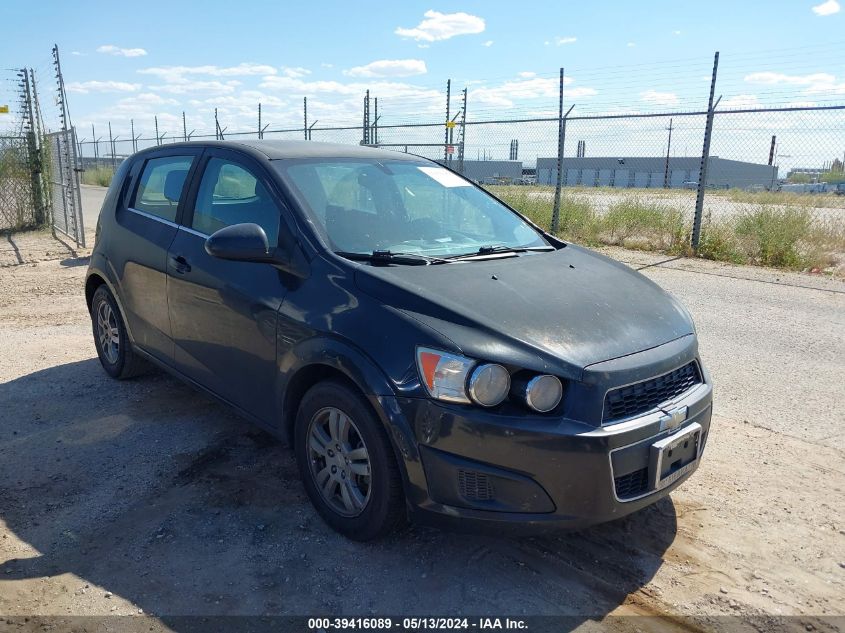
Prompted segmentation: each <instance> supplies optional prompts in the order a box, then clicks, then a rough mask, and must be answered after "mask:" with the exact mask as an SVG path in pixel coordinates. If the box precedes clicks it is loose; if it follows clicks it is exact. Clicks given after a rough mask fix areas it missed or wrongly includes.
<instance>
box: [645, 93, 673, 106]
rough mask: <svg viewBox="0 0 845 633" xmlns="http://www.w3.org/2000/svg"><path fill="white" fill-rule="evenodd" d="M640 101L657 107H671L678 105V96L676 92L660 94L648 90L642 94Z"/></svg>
mask: <svg viewBox="0 0 845 633" xmlns="http://www.w3.org/2000/svg"><path fill="white" fill-rule="evenodd" d="M640 99H642V100H643V101H645V102H647V103H653V104H655V105H663V106H670V105H677V104H678V95H676V94H675V93H674V92H659V91H657V90H646V91H645V92H641V93H640Z"/></svg>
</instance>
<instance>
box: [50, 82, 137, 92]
mask: <svg viewBox="0 0 845 633" xmlns="http://www.w3.org/2000/svg"><path fill="white" fill-rule="evenodd" d="M65 88H66V89H67V91H68V92H77V93H80V94H87V93H89V92H135V91H137V90H140V89H141V84H132V83H128V82H125V81H96V80H94V81H71V82H69V83H67V84H66V85H65Z"/></svg>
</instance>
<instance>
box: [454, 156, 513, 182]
mask: <svg viewBox="0 0 845 633" xmlns="http://www.w3.org/2000/svg"><path fill="white" fill-rule="evenodd" d="M441 162H442V161H441ZM446 165H448V166H449V167H450V168H451V169H455V170H457V169H458V168H459V163H458V161H457V160H452V161H450V162H448V163H446ZM463 173H464V176H465V177H466V178H469V179H470V180H474V181H475V182H481V183H484V184H494V183H499V182H501V183H502V184H509V183H512V182H516V181H518V180H520V179H521V178H522V162H521V161H518V160H464V172H463Z"/></svg>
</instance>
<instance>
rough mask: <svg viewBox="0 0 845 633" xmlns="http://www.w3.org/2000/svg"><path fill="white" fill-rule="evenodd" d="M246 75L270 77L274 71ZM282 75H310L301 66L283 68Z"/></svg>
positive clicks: (309, 72) (308, 71)
mask: <svg viewBox="0 0 845 633" xmlns="http://www.w3.org/2000/svg"><path fill="white" fill-rule="evenodd" d="M328 67H329V68H331V64H329V66H328ZM256 68H257V67H256ZM262 68H272V66H263V67H262ZM248 74H250V75H264V74H270V75H272V74H275V71H273V72H271V73H260V72H251V73H248ZM282 74H283V75H284V76H285V77H305V75H310V74H311V71H310V70H308V69H307V68H303V67H302V66H294V67H288V66H285V67H284V68H282Z"/></svg>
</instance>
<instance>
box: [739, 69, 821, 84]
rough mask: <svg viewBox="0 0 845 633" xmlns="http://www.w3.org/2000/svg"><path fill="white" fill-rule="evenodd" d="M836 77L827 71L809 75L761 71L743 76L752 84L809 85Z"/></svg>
mask: <svg viewBox="0 0 845 633" xmlns="http://www.w3.org/2000/svg"><path fill="white" fill-rule="evenodd" d="M835 80H836V77H834V76H833V75H829V74H827V73H812V74H810V75H786V74H784V73H774V72H761V73H751V74H750V75H746V76H745V81H747V82H749V83H753V84H791V85H798V86H801V85H809V84H817V83H831V82H833V81H835Z"/></svg>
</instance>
